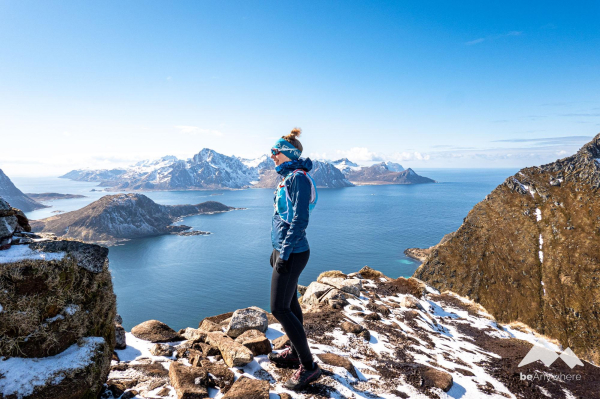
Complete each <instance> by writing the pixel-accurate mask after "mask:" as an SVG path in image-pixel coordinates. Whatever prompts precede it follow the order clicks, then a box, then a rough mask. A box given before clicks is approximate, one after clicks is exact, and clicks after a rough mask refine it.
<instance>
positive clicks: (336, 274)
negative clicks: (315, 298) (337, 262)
mask: <svg viewBox="0 0 600 399" xmlns="http://www.w3.org/2000/svg"><path fill="white" fill-rule="evenodd" d="M346 277H347V276H346V275H345V274H344V273H342V272H341V271H340V270H327V271H324V272H323V273H321V274H319V277H317V282H319V283H324V284H328V283H325V282H324V281H322V279H324V278H341V279H342V280H343V279H345V278H346Z"/></svg>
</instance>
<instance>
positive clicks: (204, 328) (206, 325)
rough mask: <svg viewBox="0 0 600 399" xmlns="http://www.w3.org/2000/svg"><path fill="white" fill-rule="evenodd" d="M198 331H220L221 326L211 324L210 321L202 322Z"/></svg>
mask: <svg viewBox="0 0 600 399" xmlns="http://www.w3.org/2000/svg"><path fill="white" fill-rule="evenodd" d="M198 330H200V331H204V332H213V331H221V326H220V325H219V324H217V323H213V322H212V321H210V320H203V321H202V324H200V327H198Z"/></svg>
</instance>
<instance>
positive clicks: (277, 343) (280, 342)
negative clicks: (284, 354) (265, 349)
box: [273, 334, 291, 351]
mask: <svg viewBox="0 0 600 399" xmlns="http://www.w3.org/2000/svg"><path fill="white" fill-rule="evenodd" d="M290 345H291V343H290V338H289V337H288V336H287V334H284V335H282V336H281V337H279V338H275V339H274V340H273V349H275V350H277V351H278V350H280V349H283V348H285V347H286V346H290Z"/></svg>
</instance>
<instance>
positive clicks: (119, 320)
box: [115, 314, 123, 325]
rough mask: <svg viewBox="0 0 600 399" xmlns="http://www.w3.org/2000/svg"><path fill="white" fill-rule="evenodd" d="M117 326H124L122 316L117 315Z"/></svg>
mask: <svg viewBox="0 0 600 399" xmlns="http://www.w3.org/2000/svg"><path fill="white" fill-rule="evenodd" d="M115 324H121V325H123V318H122V317H121V315H120V314H117V315H115Z"/></svg>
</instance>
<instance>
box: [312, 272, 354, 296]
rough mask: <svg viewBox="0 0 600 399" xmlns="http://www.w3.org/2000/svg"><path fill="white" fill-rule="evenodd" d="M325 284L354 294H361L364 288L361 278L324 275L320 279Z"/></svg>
mask: <svg viewBox="0 0 600 399" xmlns="http://www.w3.org/2000/svg"><path fill="white" fill-rule="evenodd" d="M320 282H321V283H323V284H328V285H331V286H333V287H335V288H337V289H339V290H341V291H344V292H347V293H349V294H352V295H354V296H357V297H358V296H360V290H361V289H362V283H361V281H360V279H357V278H352V279H347V280H346V279H343V278H339V277H323V278H322V279H321V280H320Z"/></svg>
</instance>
